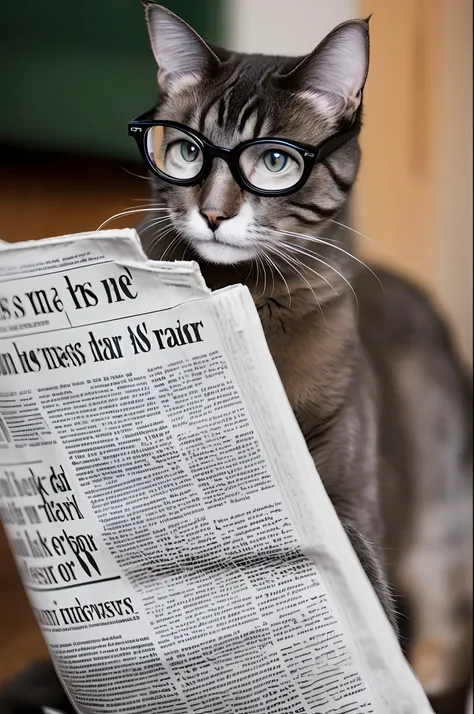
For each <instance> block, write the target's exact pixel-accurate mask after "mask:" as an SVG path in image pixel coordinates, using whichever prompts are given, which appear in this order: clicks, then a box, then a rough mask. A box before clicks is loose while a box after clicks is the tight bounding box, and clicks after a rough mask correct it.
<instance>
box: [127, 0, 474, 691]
mask: <svg viewBox="0 0 474 714" xmlns="http://www.w3.org/2000/svg"><path fill="white" fill-rule="evenodd" d="M145 7H146V15H147V21H148V28H149V34H150V40H151V46H152V50H153V52H154V55H155V58H156V61H157V64H158V67H159V71H158V85H159V90H160V103H159V105H158V107H157V109H156V111H155V112H154V113H153V117H154V119H156V120H171V121H175V122H179V123H180V124H182V125H185V126H188V127H190V128H191V129H193V130H196V131H198V132H200V134H202V135H204V137H205V138H206V139H207V140H208V141H209V142H211V143H212V144H213V145H215V146H218V147H224V148H227V149H229V148H233V147H235V146H238V145H239V144H240V143H242V142H245V141H248V140H251V139H254V138H258V137H279V138H282V139H287V140H289V141H292V142H301V143H303V144H305V145H311V146H315V147H317V146H319V145H321V143H322V142H324V141H325V140H327V139H328V138H330V137H332V136H334V135H336V136H337V135H338V133H340V132H341V131H344V130H347V129H349V128H350V127H351V126H354V124H357V123H360V115H361V111H362V95H363V90H364V85H365V81H366V78H367V74H368V69H369V20H368V19H367V20H354V21H349V22H345V23H343V24H342V25H339V26H338V27H337V28H335V29H334V30H333V31H332V32H331V33H330V34H329V35H328V36H327V37H326V38H325V39H324V40H323V41H322V42H321V43H320V44H319V45H318V47H317V48H316V49H315V50H314V51H313V52H311V53H310V54H309V55H307V56H305V57H300V58H288V57H278V56H276V57H272V56H264V55H247V54H239V53H236V52H230V51H227V50H224V49H222V48H217V47H214V46H211V45H209V44H208V43H206V42H205V41H204V40H203V39H202V38H201V37H199V36H198V35H197V34H196V32H194V30H192V29H191V28H190V27H189V26H188V25H187V24H186V23H185V22H183V21H182V20H181V19H179V18H178V17H176V16H175V15H173V14H172V13H170V12H169V11H167V10H165V9H163V8H161V7H159V6H157V5H154V4H151V3H149V4H147V3H145ZM290 158H291V156H290ZM388 159H389V156H388V155H387V160H388ZM359 163H360V147H359V142H358V137H357V135H356V136H354V137H353V138H351V139H350V140H349V141H347V142H346V143H344V144H342V146H339V148H337V149H336V150H334V151H333V152H332V153H330V154H329V155H328V156H327V157H326V158H324V160H323V161H320V162H317V163H316V164H315V166H314V168H313V170H312V171H311V173H310V175H309V178H308V179H307V181H306V183H305V184H304V185H303V186H302V187H301V188H300V189H299V190H298V191H296V192H295V193H292V194H291V195H279V196H261V195H255V194H253V193H251V192H247V191H246V190H245V187H242V185H239V184H238V183H237V182H236V180H235V176H234V175H233V173H232V171H231V170H230V168H231V167H230V168H229V166H227V165H226V163H225V161H223V160H221V159H219V158H218V159H216V160H214V162H213V165H212V170H210V172H208V175H207V176H206V178H205V180H204V181H203V182H201V183H200V184H197V185H194V186H177V185H174V184H171V183H168V182H167V181H162V180H160V178H157V177H156V176H153V204H152V206H151V210H150V219H149V221H148V222H146V223H145V224H143V226H142V227H141V231H140V232H141V239H142V243H143V245H144V248H145V251H146V252H147V253H148V255H149V256H150V257H152V258H154V259H160V258H163V257H164V258H166V259H183V258H189V259H191V258H192V259H194V260H197V262H198V263H199V264H200V266H201V270H202V272H203V275H204V277H205V279H206V282H207V284H208V285H209V286H210V287H211V288H213V289H216V288H220V287H223V286H225V285H229V284H232V283H236V282H241V283H244V284H246V285H247V286H248V288H249V290H250V291H251V293H252V296H253V297H254V300H255V304H256V306H257V308H258V311H259V315H260V318H261V321H262V325H263V328H264V331H265V335H266V339H267V341H268V344H269V347H270V350H271V353H272V356H273V359H274V361H275V364H276V366H277V368H278V371H279V374H280V377H281V379H282V382H283V385H284V387H285V390H286V393H287V395H288V397H289V400H290V403H291V405H292V407H293V410H294V412H295V415H296V417H297V419H298V422H299V425H300V427H301V429H302V432H303V435H304V436H305V438H306V442H307V445H308V448H309V450H310V453H311V454H312V456H313V458H314V461H315V464H316V466H317V468H318V471H319V474H320V476H321V478H322V480H323V483H324V485H325V487H326V490H327V492H328V494H329V496H330V498H331V501H332V503H333V505H334V507H335V510H336V512H337V514H338V516H339V518H340V520H341V522H342V524H343V525H344V527H345V528H346V532H347V534H348V535H349V538H350V540H351V542H352V545H353V546H354V549H355V551H356V553H357V554H358V556H359V558H360V561H361V563H362V565H363V567H364V568H365V570H366V572H367V575H368V576H369V578H370V580H371V582H372V584H373V586H374V588H375V590H376V592H377V594H378V596H379V598H380V600H381V602H382V604H383V606H384V608H385V611H386V612H387V615H388V616H389V618H390V619H391V621H392V623H394V621H395V616H394V609H393V604H392V600H391V596H390V588H389V587H388V585H387V583H388V582H390V583H391V584H393V585H395V586H397V588H398V589H399V590H401V591H402V593H403V594H404V595H405V596H406V597H407V598H408V601H409V604H410V609H411V613H412V625H413V638H412V640H413V641H412V650H411V653H410V655H411V659H412V662H413V664H414V666H415V669H416V671H417V673H418V675H419V677H420V678H421V680H422V683H423V684H424V685H425V688H426V689H427V691H428V692H429V693H438V692H440V691H444V690H446V689H449V688H450V687H452V686H454V684H455V683H456V682H457V680H458V678H460V677H463V676H464V674H465V672H466V670H467V668H468V666H469V642H468V625H466V619H465V617H464V611H465V610H466V608H467V609H468V611H469V608H470V602H471V593H470V589H469V588H470V586H469V582H470V576H471V571H472V569H471V551H470V545H469V544H470V542H471V538H470V528H471V518H470V516H471V514H470V506H469V504H470V494H471V488H472V482H471V474H472V447H471V442H470V403H471V401H472V397H471V388H470V383H469V380H468V378H467V376H466V374H465V372H464V369H463V367H462V366H461V364H460V362H459V359H458V358H457V356H456V354H455V350H454V347H453V345H452V341H451V338H450V336H449V333H448V330H447V328H446V327H445V325H444V324H443V322H442V320H441V319H440V317H439V316H438V315H437V314H436V312H435V310H434V309H433V307H432V305H431V303H430V301H429V300H428V298H427V297H426V296H425V295H423V294H422V293H421V292H420V291H419V290H417V289H416V288H414V287H413V286H412V285H410V284H408V283H407V282H406V281H404V280H402V279H401V278H399V277H397V276H395V275H392V274H390V273H389V272H387V271H384V270H380V269H379V270H372V269H371V268H368V269H367V268H365V267H364V266H363V265H362V264H361V262H360V261H359V260H358V258H357V256H354V257H353V255H354V248H355V246H354V232H351V231H350V230H349V228H348V221H349V216H350V196H351V190H352V187H353V185H354V182H355V180H356V176H357V172H358V167H359ZM259 171H260V169H259ZM268 185H270V184H268ZM271 185H273V184H271ZM157 216H158V218H157ZM308 325H310V328H309V329H308ZM387 578H388V580H387Z"/></svg>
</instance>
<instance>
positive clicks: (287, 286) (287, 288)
mask: <svg viewBox="0 0 474 714" xmlns="http://www.w3.org/2000/svg"><path fill="white" fill-rule="evenodd" d="M268 250H269V251H270V252H273V251H274V246H268ZM267 260H269V261H270V263H271V265H273V267H274V268H275V270H276V271H277V273H278V274H279V276H280V278H281V279H282V280H283V283H284V285H285V287H286V291H287V293H288V307H289V308H290V307H291V291H290V288H289V285H288V282H287V280H286V278H285V276H284V275H283V273H282V272H281V270H280V268H279V267H278V265H277V264H276V263H275V261H274V260H272V258H271V257H270V256H269V255H268V254H267Z"/></svg>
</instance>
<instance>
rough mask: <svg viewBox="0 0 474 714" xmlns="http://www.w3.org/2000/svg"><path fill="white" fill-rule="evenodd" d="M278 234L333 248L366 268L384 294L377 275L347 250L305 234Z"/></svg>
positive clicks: (292, 232)
mask: <svg viewBox="0 0 474 714" xmlns="http://www.w3.org/2000/svg"><path fill="white" fill-rule="evenodd" d="M280 232H281V233H283V234H284V235H287V236H292V237H294V238H303V239H304V240H307V241H309V242H313V243H319V244H320V245H326V246H328V247H329V248H334V250H338V251H340V252H341V253H344V255H347V257H348V258H352V260H355V262H356V263H359V265H362V267H364V268H366V269H367V270H368V271H369V273H371V274H372V275H373V276H374V278H375V279H376V280H377V282H378V283H379V285H380V287H381V288H382V290H383V291H384V292H385V290H384V287H383V285H382V283H381V282H380V278H379V277H378V275H377V274H376V273H374V271H373V270H372V268H371V267H369V266H368V265H367V263H364V261H363V260H361V259H360V258H357V256H355V255H353V254H352V253H350V252H349V251H348V250H345V249H344V248H341V247H340V246H339V245H334V243H330V242H329V241H327V240H325V239H324V238H322V237H321V236H310V235H308V234H306V233H296V232H294V231H280Z"/></svg>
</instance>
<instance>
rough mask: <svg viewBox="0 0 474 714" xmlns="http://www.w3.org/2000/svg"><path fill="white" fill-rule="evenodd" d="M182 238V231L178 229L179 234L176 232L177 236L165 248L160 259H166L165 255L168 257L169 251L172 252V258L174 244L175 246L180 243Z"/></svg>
mask: <svg viewBox="0 0 474 714" xmlns="http://www.w3.org/2000/svg"><path fill="white" fill-rule="evenodd" d="M180 238H181V231H178V232H177V234H176V236H175V237H174V238H173V240H172V241H171V243H170V244H169V245H168V246H166V248H165V250H164V252H163V255H162V256H161V258H160V260H165V257H166V255H167V253H168V251H169V252H170V260H171V256H172V255H173V249H174V246H175V245H176V244H177V243H179V241H180Z"/></svg>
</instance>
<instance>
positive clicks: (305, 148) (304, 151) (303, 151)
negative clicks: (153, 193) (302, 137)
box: [128, 103, 362, 196]
mask: <svg viewBox="0 0 474 714" xmlns="http://www.w3.org/2000/svg"><path fill="white" fill-rule="evenodd" d="M361 106H362V103H361V105H360V106H359V109H358V110H357V114H356V116H355V119H354V121H353V122H352V125H351V126H350V127H349V128H348V129H345V130H344V131H340V132H337V133H336V134H333V135H332V136H330V137H329V138H328V139H326V140H325V141H323V142H321V144H319V145H318V146H311V145H310V144H303V143H299V142H293V141H289V140H287V139H278V138H275V139H274V138H272V137H261V138H258V139H250V140H248V141H244V142H242V143H241V144H238V145H237V146H235V147H234V148H233V149H226V148H224V147H221V146H215V145H214V144H211V142H210V141H209V140H208V139H206V137H205V136H203V135H202V134H201V133H200V132H199V131H195V130H194V129H191V128H190V127H188V126H186V125H184V124H180V123H179V122H176V121H170V120H167V119H157V120H155V119H151V118H150V117H151V116H152V115H153V113H154V112H155V109H152V110H149V111H148V112H145V113H144V114H140V116H138V117H137V118H136V119H133V120H132V121H130V122H129V123H128V134H129V136H133V137H134V139H135V141H136V142H137V145H138V149H139V151H140V154H141V155H142V158H143V160H144V161H145V163H147V164H148V166H149V167H150V169H151V171H152V172H153V173H154V174H155V176H157V177H158V178H160V179H162V180H163V181H166V182H167V183H170V184H174V185H176V186H197V185H199V184H202V183H203V182H204V181H205V180H206V179H207V177H208V176H209V174H210V173H211V170H212V164H213V161H214V159H216V158H218V159H222V160H223V161H225V162H226V163H227V165H228V167H229V169H230V172H231V174H232V176H233V177H234V179H235V181H236V182H237V184H239V186H241V187H242V188H245V189H246V190H247V191H248V192H249V193H254V194H256V195H258V196H288V195H289V194H292V193H296V191H299V189H300V188H301V187H302V186H304V184H305V183H306V181H307V180H308V177H309V175H310V174H311V172H312V170H313V168H314V166H315V164H317V163H319V162H321V161H323V160H324V159H325V158H327V157H328V156H329V155H330V154H332V153H333V152H334V151H336V149H339V148H340V147H341V146H343V145H344V144H346V143H347V142H348V141H350V140H351V139H353V138H354V137H355V136H357V134H359V132H360V129H361V120H360V119H361ZM155 126H164V127H170V128H173V129H179V130H180V131H182V132H184V133H185V134H187V135H188V136H190V137H191V138H192V139H194V140H195V142H196V144H197V145H198V146H199V148H200V149H201V152H202V156H203V164H202V168H201V169H200V171H199V173H197V174H196V176H193V177H192V178H190V179H179V178H173V177H172V176H168V175H167V174H164V173H162V172H161V171H160V170H159V169H158V168H157V167H156V165H155V164H154V163H153V161H152V159H151V157H150V155H149V153H148V149H147V135H148V131H149V130H150V129H151V128H153V127H155ZM259 144H272V146H277V147H279V146H281V147H282V149H284V147H287V148H289V149H292V150H293V151H296V152H297V153H298V154H299V155H300V156H301V159H302V161H303V173H302V174H301V177H300V178H299V179H298V181H297V182H296V183H295V184H294V185H293V186H289V187H287V188H283V189H263V188H257V187H256V186H254V185H253V184H251V183H249V182H248V181H247V179H246V177H245V174H244V173H243V171H242V169H241V167H240V162H239V159H240V156H241V154H242V153H243V151H245V149H247V148H248V147H249V146H258V145H259Z"/></svg>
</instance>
